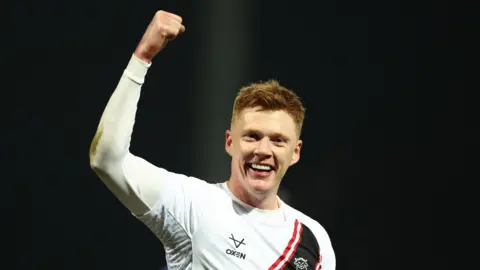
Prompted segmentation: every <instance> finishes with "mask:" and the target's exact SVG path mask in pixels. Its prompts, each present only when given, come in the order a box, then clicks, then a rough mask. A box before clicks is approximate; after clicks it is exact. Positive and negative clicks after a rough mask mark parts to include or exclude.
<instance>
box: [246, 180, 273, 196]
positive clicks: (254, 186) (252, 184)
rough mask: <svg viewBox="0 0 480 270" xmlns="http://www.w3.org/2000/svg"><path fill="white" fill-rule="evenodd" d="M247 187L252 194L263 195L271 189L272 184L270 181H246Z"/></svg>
mask: <svg viewBox="0 0 480 270" xmlns="http://www.w3.org/2000/svg"><path fill="white" fill-rule="evenodd" d="M247 182H248V185H249V188H250V190H251V191H252V192H253V193H257V194H265V193H268V192H269V191H270V190H272V189H273V187H274V184H273V180H271V179H248V181H247Z"/></svg>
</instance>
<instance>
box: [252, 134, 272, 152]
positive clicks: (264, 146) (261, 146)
mask: <svg viewBox="0 0 480 270" xmlns="http://www.w3.org/2000/svg"><path fill="white" fill-rule="evenodd" d="M253 153H254V154H255V155H260V156H265V157H269V156H271V155H272V148H271V144H270V140H269V139H268V138H267V137H265V138H262V139H261V140H259V141H258V144H257V147H256V148H255V150H254V151H253Z"/></svg>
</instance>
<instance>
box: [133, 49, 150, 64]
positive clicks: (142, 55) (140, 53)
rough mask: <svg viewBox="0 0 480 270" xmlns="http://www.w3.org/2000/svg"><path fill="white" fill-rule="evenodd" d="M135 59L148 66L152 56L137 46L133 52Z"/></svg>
mask: <svg viewBox="0 0 480 270" xmlns="http://www.w3.org/2000/svg"><path fill="white" fill-rule="evenodd" d="M133 55H134V56H135V57H137V58H138V59H139V60H141V61H143V62H145V63H146V64H150V63H151V62H152V59H153V55H152V54H151V53H148V51H146V50H145V49H144V48H142V47H141V46H138V47H137V48H136V49H135V52H134V53H133Z"/></svg>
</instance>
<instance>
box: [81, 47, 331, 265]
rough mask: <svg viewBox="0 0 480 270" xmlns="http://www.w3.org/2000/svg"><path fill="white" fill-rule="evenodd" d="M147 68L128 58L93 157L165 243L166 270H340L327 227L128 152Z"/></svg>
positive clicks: (128, 204)
mask: <svg viewBox="0 0 480 270" xmlns="http://www.w3.org/2000/svg"><path fill="white" fill-rule="evenodd" d="M149 67H150V64H147V63H144V62H142V61H140V60H139V59H137V58H136V57H135V56H132V58H131V59H130V61H129V63H128V65H127V67H126V69H125V70H124V72H123V74H122V77H121V79H120V82H119V83H118V85H117V88H116V89H115V91H114V93H113V94H112V96H111V98H110V100H109V102H108V104H107V106H106V108H105V110H104V113H103V115H102V118H101V120H100V124H99V128H98V132H97V135H96V136H95V139H94V142H93V143H92V149H91V157H90V158H91V165H92V168H93V169H94V170H95V172H96V173H97V174H98V176H99V177H100V178H101V179H102V181H103V182H104V183H105V185H106V186H107V187H108V188H109V189H110V190H111V191H112V192H113V193H114V195H115V196H116V197H117V198H118V199H119V200H120V201H121V202H122V203H123V204H124V205H125V207H127V208H128V209H129V210H130V211H131V212H132V213H133V214H134V216H135V217H136V218H138V219H139V220H140V221H141V222H143V223H144V224H145V225H146V226H148V228H150V230H151V231H152V232H153V233H154V234H155V235H156V236H157V237H158V239H159V240H160V241H161V242H162V244H163V246H164V248H165V254H166V260H167V266H168V269H169V270H175V269H181V270H183V269H195V270H196V269H209V270H214V269H219V270H233V269H244V270H255V269H268V270H273V269H323V270H334V269H335V264H336V260H335V254H334V251H333V248H332V245H331V242H330V238H329V236H328V234H327V232H326V231H325V229H324V228H323V227H322V226H321V225H320V224H319V223H318V222H316V221H315V220H313V219H311V218H309V217H308V216H306V215H304V214H303V213H301V212H299V211H297V210H295V209H293V208H292V207H290V206H289V205H287V204H286V203H285V202H283V201H281V200H280V198H278V199H279V202H280V208H279V209H277V210H261V209H257V208H253V207H251V206H249V205H246V204H245V203H243V202H242V201H240V200H239V199H237V198H236V197H235V196H234V195H233V194H232V193H231V192H230V190H229V189H228V187H227V185H226V183H221V184H210V183H207V182H206V181H204V180H201V179H197V178H195V177H189V176H186V175H182V174H177V173H173V172H169V171H167V170H165V169H163V168H160V167H157V166H155V165H153V164H151V163H149V162H148V161H146V160H144V159H142V158H140V157H138V156H135V155H133V154H132V153H130V151H129V146H130V139H131V134H132V131H133V126H134V122H135V114H136V110H137V103H138V100H139V97H140V91H141V87H142V85H143V83H144V79H145V76H146V74H147V71H148V68H149ZM312 203H314V202H312Z"/></svg>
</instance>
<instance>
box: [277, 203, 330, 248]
mask: <svg viewBox="0 0 480 270" xmlns="http://www.w3.org/2000/svg"><path fill="white" fill-rule="evenodd" d="M285 208H286V209H287V211H288V212H289V214H290V215H292V217H294V218H295V219H297V220H298V221H300V222H301V223H302V224H303V225H304V226H307V227H308V228H309V229H310V230H311V231H312V233H313V234H314V235H315V238H317V241H319V242H320V243H328V244H330V237H329V235H328V233H327V230H326V229H325V228H324V227H323V226H322V225H321V224H320V223H319V222H318V221H316V220H315V219H313V218H311V217H310V216H308V215H306V214H305V213H303V212H301V211H300V210H297V209H295V208H293V207H292V206H290V205H288V204H285Z"/></svg>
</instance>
